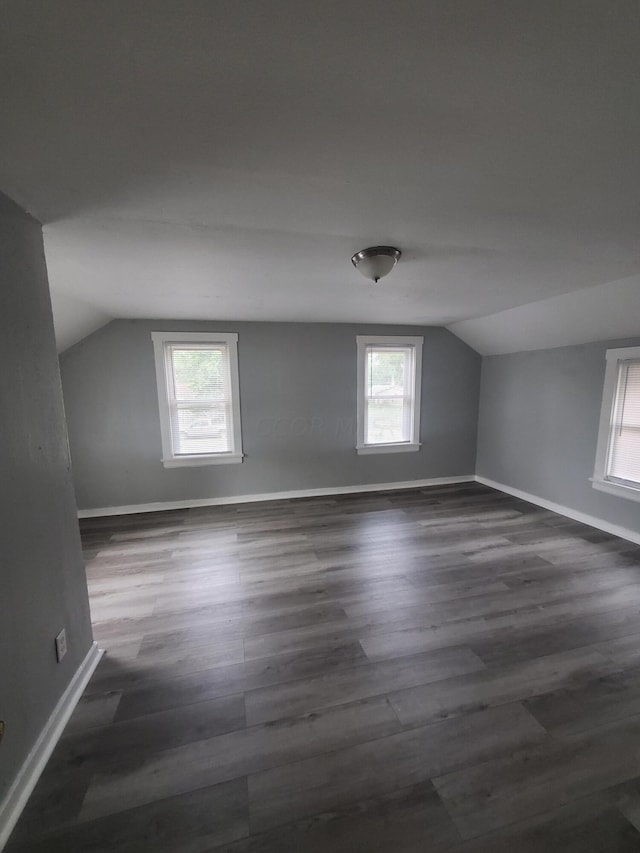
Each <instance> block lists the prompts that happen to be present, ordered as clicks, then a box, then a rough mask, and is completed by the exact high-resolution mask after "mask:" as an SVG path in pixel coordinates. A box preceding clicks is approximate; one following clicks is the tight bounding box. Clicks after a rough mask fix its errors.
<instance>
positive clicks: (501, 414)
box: [477, 338, 640, 532]
mask: <svg viewBox="0 0 640 853" xmlns="http://www.w3.org/2000/svg"><path fill="white" fill-rule="evenodd" d="M637 344H640V338H635V339H625V340H622V341H609V342H600V343H595V344H584V345H582V346H572V347H561V348H558V349H550V350H538V351H535V352H522V353H515V354H513V355H498V356H489V357H487V358H485V359H483V364H482V383H481V396H480V418H479V425H478V461H477V473H478V474H479V475H481V476H483V477H488V478H489V479H491V480H495V481H497V482H499V483H503V484H505V485H508V486H512V487H513V488H516V489H521V490H522V491H525V492H529V493H530V494H532V495H536V496H538V497H541V498H546V499H547V500H550V501H555V502H557V503H559V504H562V505H563V506H567V507H570V508H571V509H574V510H578V511H579V512H584V513H588V514H589V515H593V516H595V517H596V518H600V519H603V520H604V521H608V522H610V523H611V524H619V525H622V526H623V527H626V528H629V529H630V530H633V531H635V532H640V504H639V503H636V502H634V501H630V500H626V499H625V498H619V497H617V496H613V495H608V494H605V493H603V492H599V491H597V490H596V489H594V488H593V487H592V486H591V483H590V481H589V477H591V476H592V475H593V466H594V461H595V455H596V443H597V439H598V425H599V420H600V406H601V402H602V386H603V382H604V371H605V352H606V350H607V349H609V348H612V347H617V346H634V345H637Z"/></svg>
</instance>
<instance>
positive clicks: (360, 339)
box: [356, 335, 424, 455]
mask: <svg viewBox="0 0 640 853" xmlns="http://www.w3.org/2000/svg"><path fill="white" fill-rule="evenodd" d="M423 342H424V338H422V337H410V336H401V335H398V336H395V335H394V336H390V335H357V336H356V344H357V348H358V384H357V388H358V405H357V416H358V432H357V441H356V451H357V453H358V455H366V454H373V453H415V452H416V451H418V450H420V446H421V445H420V398H421V391H422V344H423ZM368 346H382V347H384V346H402V347H408V346H410V347H413V348H414V375H413V388H414V398H413V424H412V430H411V440H410V441H401V442H390V443H389V444H366V442H365V440H364V422H365V391H366V376H365V361H366V352H367V347H368Z"/></svg>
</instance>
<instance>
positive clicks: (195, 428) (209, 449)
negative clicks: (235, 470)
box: [168, 344, 233, 456]
mask: <svg viewBox="0 0 640 853" xmlns="http://www.w3.org/2000/svg"><path fill="white" fill-rule="evenodd" d="M168 351H169V358H170V364H171V372H172V380H173V381H172V390H173V401H172V403H171V441H172V445H173V453H174V455H176V456H188V455H202V454H207V453H228V452H230V451H232V450H233V431H232V421H233V418H232V414H231V394H230V390H231V389H230V373H229V353H228V348H227V347H226V346H225V345H216V344H214V345H209V346H197V345H196V346H189V345H188V344H172V345H170V346H169V350H168Z"/></svg>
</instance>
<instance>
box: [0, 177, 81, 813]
mask: <svg viewBox="0 0 640 853" xmlns="http://www.w3.org/2000/svg"><path fill="white" fill-rule="evenodd" d="M0 308H1V310H0V317H1V318H2V319H1V322H2V335H0V364H2V370H1V371H0V401H1V403H0V406H1V418H2V421H1V422H2V443H1V444H0V460H1V462H0V480H1V482H2V489H1V497H0V518H1V519H2V535H1V536H0V719H2V720H5V722H6V733H5V736H4V739H3V741H2V743H1V744H0V799H2V797H3V795H4V794H6V792H7V790H8V788H9V787H10V785H11V783H12V781H13V779H14V777H15V775H16V773H17V771H18V770H19V769H20V767H21V765H22V763H23V762H24V760H25V758H26V756H27V754H28V752H29V750H30V749H31V747H32V746H33V745H34V743H35V741H36V739H37V737H38V735H39V734H40V731H41V730H42V728H43V726H44V724H45V722H46V721H47V719H48V717H49V715H50V714H51V712H52V710H53V708H54V707H55V705H56V702H57V701H58V699H59V698H60V696H61V694H62V693H63V691H64V689H65V687H66V686H67V684H68V683H69V681H70V679H71V677H72V676H73V674H74V673H75V671H76V669H77V668H78V666H79V664H80V663H81V661H82V659H83V658H84V657H85V655H86V653H87V651H88V649H89V647H90V645H91V641H92V634H91V625H90V620H89V603H88V597H87V585H86V580H85V574H84V564H83V561H82V553H81V550H80V538H79V533H78V523H77V519H76V507H75V499H74V494H73V484H72V480H71V471H70V461H69V451H68V444H67V433H66V429H65V423H64V410H63V405H62V392H61V385H60V375H59V371H58V360H57V356H56V345H55V340H54V334H53V319H52V316H51V304H50V301H49V286H48V283H47V272H46V267H45V260H44V251H43V245H42V233H41V228H40V225H39V223H37V222H36V221H35V220H34V219H32V218H31V217H30V216H28V215H27V214H26V213H24V212H23V211H22V210H21V209H20V208H19V207H17V206H16V205H15V204H13V202H11V201H10V200H9V199H7V198H6V196H3V195H1V194H0ZM63 626H65V627H66V629H67V640H68V646H69V651H68V653H67V656H66V658H65V659H64V660H63V661H62V663H61V664H58V663H57V662H56V658H55V652H54V637H55V636H56V634H57V633H58V632H59V631H60V629H61V628H62V627H63Z"/></svg>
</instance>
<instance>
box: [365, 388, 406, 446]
mask: <svg viewBox="0 0 640 853" xmlns="http://www.w3.org/2000/svg"><path fill="white" fill-rule="evenodd" d="M406 409H407V404H406V401H405V400H404V399H403V398H397V397H396V398H395V399H389V400H380V399H378V400H369V401H368V403H367V421H366V424H367V431H366V436H365V442H366V443H367V444H391V443H393V442H398V441H409V440H410V438H411V436H410V431H409V429H408V418H407V417H406Z"/></svg>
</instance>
